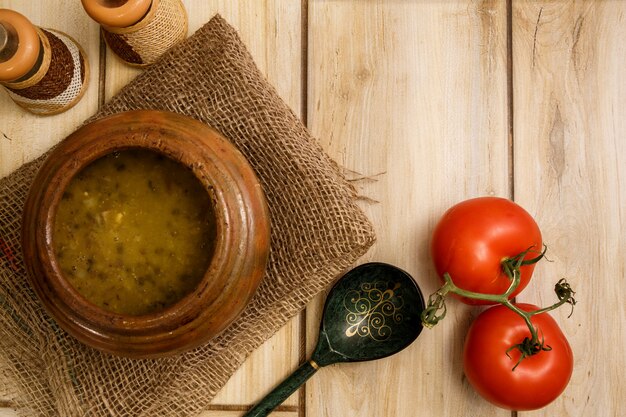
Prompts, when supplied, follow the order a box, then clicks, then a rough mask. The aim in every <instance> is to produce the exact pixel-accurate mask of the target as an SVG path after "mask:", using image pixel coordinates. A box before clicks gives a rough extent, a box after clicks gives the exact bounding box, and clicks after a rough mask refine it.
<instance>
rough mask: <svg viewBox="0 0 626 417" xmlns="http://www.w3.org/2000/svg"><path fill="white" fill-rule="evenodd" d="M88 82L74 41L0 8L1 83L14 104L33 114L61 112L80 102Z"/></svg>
mask: <svg viewBox="0 0 626 417" xmlns="http://www.w3.org/2000/svg"><path fill="white" fill-rule="evenodd" d="M88 79H89V66H88V63H87V59H86V56H85V53H84V52H83V50H82V49H81V47H80V45H78V43H76V41H74V40H73V39H72V38H70V37H69V36H68V35H66V34H65V33H63V32H59V31H56V30H52V29H42V28H39V27H37V26H35V25H33V24H32V23H31V22H30V21H29V20H28V19H27V18H26V17H24V16H23V15H21V14H20V13H17V12H15V11H13V10H9V9H0V84H1V85H2V86H4V88H5V89H6V91H7V93H8V94H9V96H10V97H11V99H12V100H13V101H14V102H15V103H17V104H18V105H20V106H22V107H23V108H25V109H26V110H28V111H30V112H32V113H35V114H40V115H50V114H56V113H60V112H63V111H65V110H67V109H69V108H70V107H72V106H73V105H74V104H76V103H77V102H78V100H80V98H81V97H82V95H83V93H84V92H85V89H86V88H87V80H88Z"/></svg>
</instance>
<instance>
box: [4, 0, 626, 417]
mask: <svg viewBox="0 0 626 417" xmlns="http://www.w3.org/2000/svg"><path fill="white" fill-rule="evenodd" d="M185 4H186V6H187V9H188V11H189V12H190V13H189V17H190V33H192V32H193V31H195V30H196V29H197V28H198V27H200V26H201V25H202V24H203V23H205V22H206V21H208V19H209V18H210V17H211V16H213V14H215V13H217V12H219V13H221V14H222V15H223V16H224V17H225V18H226V19H227V20H228V21H229V22H230V23H231V24H232V25H234V26H235V27H237V28H238V30H239V31H240V34H241V37H242V38H243V40H244V41H245V42H246V44H247V45H248V47H249V49H250V51H251V53H252V55H253V56H254V58H255V59H256V62H257V64H258V65H259V67H260V68H261V70H262V71H263V72H264V73H265V74H267V77H268V78H269V80H270V81H271V82H272V83H273V84H274V85H275V86H276V88H277V89H278V91H279V92H280V94H281V95H282V97H283V98H284V99H285V100H286V101H287V102H288V103H289V104H290V105H291V106H292V108H293V109H294V110H295V112H296V113H298V114H300V116H301V118H302V119H303V120H304V121H305V123H306V124H307V125H308V127H309V128H310V130H311V131H312V132H313V134H314V136H315V137H317V138H319V140H320V142H321V143H322V144H323V146H324V148H325V149H326V150H327V151H328V152H329V153H330V154H331V155H332V156H333V157H334V158H335V159H336V160H337V161H338V162H339V163H340V164H341V165H343V166H344V167H345V168H346V169H347V170H348V172H349V175H352V176H353V177H355V178H356V177H359V176H360V177H361V179H360V180H357V181H355V182H354V183H355V184H356V185H357V186H358V188H359V191H360V194H361V195H362V196H363V197H364V198H363V202H362V206H363V208H364V210H365V211H366V212H367V214H368V215H369V217H370V218H371V219H372V221H373V222H374V224H375V226H376V229H377V232H378V242H377V244H376V245H375V247H374V248H373V249H372V250H371V251H370V252H369V254H368V255H367V256H366V257H365V258H364V259H363V260H362V261H363V262H364V261H369V260H379V261H385V262H390V263H393V264H396V265H398V266H400V267H402V268H404V269H406V270H407V271H409V272H410V273H411V274H412V275H413V276H414V277H415V278H416V280H417V281H418V283H419V285H420V286H421V287H422V289H423V290H424V292H426V293H430V292H432V291H434V290H435V288H436V285H437V280H436V277H435V275H434V272H433V267H432V265H431V261H430V259H429V254H428V241H429V236H430V232H431V230H432V228H433V225H434V224H435V222H436V221H437V220H438V218H439V216H440V215H441V214H442V213H443V211H444V210H445V209H446V208H448V207H449V206H451V205H453V204H454V203H456V202H458V201H461V200H463V199H466V198H470V197H475V196H484V195H497V196H504V197H508V198H512V199H514V200H515V201H516V202H518V203H519V204H520V205H522V206H523V207H525V208H526V209H527V210H528V211H529V212H530V213H531V214H533V216H535V218H536V220H537V222H538V223H539V225H540V227H541V229H542V231H543V234H544V240H545V242H546V243H547V244H548V245H549V252H548V257H549V258H550V259H551V260H552V262H542V263H541V265H540V266H539V267H537V269H536V272H535V278H534V281H533V282H532V283H531V285H530V286H529V288H528V289H527V290H526V291H525V292H524V293H523V294H522V295H521V296H520V297H519V299H520V300H522V301H528V302H533V303H536V304H540V305H548V304H551V303H552V301H553V299H554V295H553V294H552V286H553V284H554V283H555V282H556V281H557V280H558V279H559V278H561V277H567V278H568V279H569V281H570V282H571V284H572V285H573V286H574V288H575V290H576V291H577V299H578V300H579V304H578V306H577V307H576V310H575V312H574V315H573V316H572V317H571V318H569V319H567V315H568V314H569V309H567V308H564V309H561V310H559V311H557V312H555V313H554V314H553V316H554V317H555V318H556V319H557V320H558V322H559V323H560V324H561V326H562V328H563V330H564V332H565V333H566V335H567V337H568V338H569V340H570V342H571V344H572V347H573V350H574V353H575V370H574V375H573V377H572V380H571V382H570V385H569V387H568V388H567V390H566V391H565V393H564V394H563V395H562V396H561V397H560V398H559V399H558V400H556V401H555V402H554V403H553V404H551V405H549V406H548V407H546V408H545V409H543V410H539V411H535V412H520V413H515V412H513V413H511V412H510V411H505V410H501V409H498V408H496V407H494V406H491V405H490V404H488V403H487V402H485V401H484V400H482V399H481V398H480V397H479V396H477V394H475V392H474V391H473V389H472V388H471V386H469V384H468V383H467V381H466V379H465V378H464V376H463V371H462V362H461V351H462V343H463V338H464V335H465V332H466V329H467V327H468V326H469V324H470V322H471V320H472V318H473V317H475V316H476V314H477V310H475V309H470V308H468V307H466V306H463V305H461V304H459V303H456V302H454V303H451V304H450V309H449V310H450V311H449V315H448V318H447V319H446V320H445V321H444V322H443V323H442V324H440V325H439V326H437V327H436V328H434V329H432V330H426V331H424V332H423V333H422V335H421V336H420V338H419V339H418V340H417V341H416V342H415V343H414V344H413V345H411V346H410V347H409V348H408V349H406V350H405V351H403V352H402V353H400V354H398V355H397V356H394V357H392V358H388V359H384V360H380V361H377V362H372V363H362V364H344V365H335V366H330V367H328V368H324V369H323V370H322V371H321V372H319V373H318V374H317V375H316V376H315V377H314V378H313V379H312V380H310V382H309V383H307V384H306V387H304V388H303V389H301V390H300V391H299V392H298V393H297V394H294V395H293V396H292V397H291V398H290V399H289V400H288V401H287V402H286V403H285V404H284V405H282V406H281V407H280V408H279V410H278V411H277V412H275V413H274V414H273V415H275V416H280V417H297V416H298V417H302V416H311V417H321V416H329V417H330V416H332V417H338V416H341V417H351V416H364V417H365V416H376V417H380V416H385V417H412V416H417V415H421V416H483V417H487V416H509V415H513V416H515V415H517V416H524V417H527V416H528V417H530V416H533V417H538V416H594V417H600V416H607V417H609V416H618V415H624V414H623V413H624V411H623V406H621V405H618V401H619V402H621V401H620V400H623V399H625V398H626V392H625V388H624V387H625V386H626V380H625V377H624V371H626V359H625V355H624V345H625V344H626V308H625V307H624V306H625V305H626V304H625V303H623V302H621V300H620V298H621V296H622V295H623V294H624V290H623V289H622V288H621V284H622V283H623V282H624V279H625V278H626V276H625V275H626V274H625V270H626V263H625V262H624V253H625V252H626V243H625V242H626V165H625V164H624V162H623V157H624V156H626V65H624V63H625V62H626V47H625V46H624V45H626V16H625V15H626V2H621V1H600V0H599V1H591V0H589V1H578V2H575V3H572V2H570V1H566V0H563V1H548V0H542V1H539V0H537V1H525V0H513V1H511V0H508V1H498V0H492V1H471V0H441V1H434V0H424V1H409V0H378V1H365V0H353V1H350V0H341V1H338V0H334V1H333V0H326V1H324V0H310V1H307V0H302V1H294V0H268V1H243V0H242V1H233V0H221V1H218V0H185ZM0 7H7V8H12V9H14V10H17V11H20V12H22V13H24V14H25V15H26V16H28V17H29V18H30V19H31V20H32V21H33V22H34V23H36V24H38V25H40V26H44V27H51V28H56V29H59V30H62V31H65V32H67V33H69V34H70V35H71V36H73V37H75V38H76V39H78V40H79V41H80V43H81V44H82V45H83V46H84V48H85V49H86V50H87V53H88V56H89V62H90V64H91V69H92V75H91V79H90V84H89V90H88V92H87V94H86V95H85V96H84V98H83V99H82V101H81V102H80V103H79V104H78V105H77V106H76V107H75V108H73V109H72V110H70V111H68V112H66V113H63V114H61V115H58V116H52V117H45V118H43V117H37V116H33V115H31V114H28V113H26V112H24V111H23V110H21V109H20V108H18V107H17V106H15V105H14V104H13V103H12V102H11V101H10V99H9V98H8V96H7V95H6V94H5V93H1V94H0V121H1V122H0V130H1V133H0V175H1V176H4V175H6V174H8V173H10V172H11V171H13V170H14V169H16V168H17V167H18V166H19V165H20V164H22V163H24V162H26V161H29V160H32V159H33V158H35V157H36V156H38V155H40V154H41V153H43V152H44V151H45V150H47V149H48V148H49V147H50V146H51V145H53V144H54V143H57V142H58V141H60V140H61V139H62V138H63V137H64V136H66V135H67V134H69V133H70V132H71V131H73V130H74V129H75V128H76V126H77V125H78V124H79V123H81V122H82V121H83V120H84V119H85V118H87V117H88V116H89V115H91V114H92V113H94V112H95V111H96V109H97V108H98V106H100V105H102V104H103V103H104V102H106V101H107V100H108V99H109V98H110V97H111V96H112V95H113V94H115V93H116V92H117V91H118V90H119V89H120V88H121V87H122V86H123V85H125V84H126V83H127V82H128V81H129V80H131V79H132V78H133V77H134V76H136V75H137V74H138V72H139V70H136V69H131V68H129V67H127V66H125V65H123V64H121V63H120V62H119V61H118V60H117V59H116V58H115V57H114V56H112V55H111V54H110V52H109V51H107V49H106V47H105V46H104V45H103V43H102V42H101V41H100V37H99V32H98V27H97V25H96V24H95V23H94V22H92V21H91V20H90V19H88V18H87V16H86V14H85V13H84V11H83V10H82V8H81V7H80V6H79V5H78V1H77V0H72V1H70V0H64V1H60V0H57V1H45V2H43V1H23V0H0ZM322 300H323V297H319V298H318V299H317V300H315V301H313V302H312V303H311V304H310V305H309V306H308V308H307V309H306V311H305V312H304V313H302V314H301V315H300V316H299V317H296V318H294V319H293V320H292V321H291V323H290V324H289V325H287V326H286V327H285V328H283V329H282V330H281V331H280V332H279V333H278V334H276V335H275V336H274V337H273V338H272V339H271V340H269V341H268V342H267V343H265V344H264V345H263V346H262V347H261V348H259V349H258V350H257V351H256V352H255V353H254V354H253V355H252V356H251V357H250V358H249V359H248V361H247V362H246V363H245V365H244V366H243V367H242V368H241V369H240V370H239V371H238V372H237V373H236V374H235V376H233V378H232V380H231V381H230V382H229V383H228V384H227V385H226V387H224V389H223V390H222V391H221V393H220V394H219V395H218V396H217V398H215V400H214V402H213V404H212V405H211V407H210V409H209V410H208V411H206V413H204V414H203V416H220V417H234V416H239V415H241V414H243V411H244V410H246V409H247V408H248V407H249V406H250V405H251V404H253V403H254V402H255V401H256V400H258V399H259V398H261V396H262V395H264V394H265V393H266V392H267V391H269V390H270V388H271V387H272V386H273V385H275V384H276V383H278V382H279V381H280V380H281V379H282V378H283V377H285V376H286V375H288V374H289V373H290V372H291V371H292V370H293V369H295V367H296V366H297V364H298V363H299V362H301V361H303V360H304V358H305V357H306V356H307V355H308V354H310V352H311V350H312V348H313V346H314V344H315V341H316V334H317V327H318V322H319V318H320V306H321V303H322ZM2 404H3V405H4V406H5V408H4V409H1V411H0V416H14V415H15V412H14V411H12V410H11V409H10V406H11V404H10V401H8V400H7V401H4V402H3V403H2ZM620 410H622V411H620Z"/></svg>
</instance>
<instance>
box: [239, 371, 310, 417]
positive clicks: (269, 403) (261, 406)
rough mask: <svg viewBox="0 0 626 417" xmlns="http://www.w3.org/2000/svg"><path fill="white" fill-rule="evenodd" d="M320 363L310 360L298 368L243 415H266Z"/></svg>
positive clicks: (253, 416)
mask: <svg viewBox="0 0 626 417" xmlns="http://www.w3.org/2000/svg"><path fill="white" fill-rule="evenodd" d="M318 369H319V365H317V364H316V363H315V362H313V361H308V362H306V363H304V364H303V365H302V366H300V367H299V368H298V369H296V370H295V371H294V372H293V373H292V374H291V375H289V377H287V379H285V380H284V381H283V382H281V383H280V385H278V386H277V387H276V388H274V389H273V390H272V392H270V393H269V394H267V395H266V396H265V398H263V399H262V400H261V401H260V402H259V403H258V404H257V405H255V406H254V407H253V408H252V409H251V410H250V411H248V412H247V413H246V414H244V415H243V417H264V416H267V415H268V414H269V413H270V412H271V411H272V410H273V409H274V408H276V407H277V406H278V405H279V404H281V403H282V402H283V401H285V400H286V399H287V398H288V397H289V396H290V395H291V394H293V393H294V392H296V390H297V389H298V388H299V387H300V386H301V385H302V384H304V383H305V382H306V380H307V379H309V378H310V377H311V376H312V375H313V374H314V373H315V372H317V370H318Z"/></svg>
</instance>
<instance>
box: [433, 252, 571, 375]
mask: <svg viewBox="0 0 626 417" xmlns="http://www.w3.org/2000/svg"><path fill="white" fill-rule="evenodd" d="M531 249H532V248H529V249H527V250H526V251H525V252H522V253H521V254H519V255H517V256H515V257H513V258H510V259H512V260H513V262H512V263H511V268H510V269H505V273H507V275H508V272H510V273H511V274H510V275H509V276H510V277H511V284H510V285H509V288H507V290H506V291H505V292H504V293H502V294H484V293H477V292H473V291H467V290H464V289H462V288H459V287H457V286H456V285H455V284H454V281H453V280H452V277H451V276H450V274H448V273H444V274H443V279H444V284H443V286H441V288H439V289H438V290H437V291H436V292H434V293H433V294H431V295H430V297H429V298H428V305H427V306H426V308H425V309H424V311H422V315H421V319H422V324H423V325H424V326H425V327H428V328H432V327H433V326H435V325H436V324H437V323H439V322H440V321H441V320H443V319H444V318H445V316H446V313H447V307H446V302H445V300H446V296H447V295H448V293H452V294H456V295H459V296H461V297H466V298H471V299H476V300H484V301H490V302H494V303H499V304H502V305H503V306H505V307H507V308H509V309H510V310H512V311H514V312H515V313H517V314H519V315H520V316H521V317H522V318H523V319H524V322H525V323H526V325H527V326H528V330H529V331H530V337H526V338H524V340H523V341H522V342H521V343H518V344H516V345H513V346H511V347H510V348H509V349H508V350H507V351H506V354H507V356H509V352H510V351H511V350H513V349H518V350H519V351H520V353H521V356H520V359H519V361H518V362H517V364H516V365H515V366H514V367H513V370H515V368H517V366H518V365H519V364H520V363H521V361H522V360H524V359H525V358H528V357H530V356H532V355H535V354H537V353H539V352H541V351H549V350H551V348H550V346H547V345H545V344H544V341H543V338H542V339H541V340H540V339H539V332H538V331H537V329H536V328H535V326H533V324H532V323H531V320H530V318H531V317H532V316H534V315H536V314H541V313H546V312H548V311H551V310H554V309H556V308H558V307H560V306H562V305H563V304H570V306H571V308H572V312H573V309H574V305H575V304H576V300H575V299H574V294H575V292H574V290H572V287H571V286H570V284H569V283H568V282H567V280H566V279H565V278H561V279H560V280H559V281H558V282H557V283H556V284H555V286H554V292H555V294H556V296H557V299H558V301H557V302H556V303H554V304H552V305H550V306H548V307H544V308H541V309H538V310H534V311H524V310H522V309H521V308H520V307H519V306H517V305H516V304H515V303H514V302H512V301H511V300H510V299H509V297H510V296H511V294H512V293H513V292H514V291H515V290H516V289H517V287H518V286H519V284H520V279H521V273H520V269H519V268H520V267H521V266H522V265H528V263H536V262H538V261H539V260H540V259H542V258H543V257H544V255H545V252H546V249H545V246H544V250H543V251H542V252H541V254H540V255H539V256H537V257H536V258H533V259H529V260H524V257H525V255H526V254H527V253H528V252H529V251H530V250H531ZM525 262H528V263H526V264H525ZM506 263H507V264H508V263H509V262H508V260H506ZM503 264H504V262H503ZM503 268H504V267H503ZM507 271H508V272H507ZM571 315H572V313H570V316H571ZM509 357H510V356H509Z"/></svg>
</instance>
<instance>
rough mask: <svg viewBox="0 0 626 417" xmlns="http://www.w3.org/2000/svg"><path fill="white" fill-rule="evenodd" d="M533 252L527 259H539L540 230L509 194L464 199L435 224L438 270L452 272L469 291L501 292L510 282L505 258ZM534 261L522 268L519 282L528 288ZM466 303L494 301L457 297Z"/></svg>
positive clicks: (463, 287) (435, 253)
mask: <svg viewBox="0 0 626 417" xmlns="http://www.w3.org/2000/svg"><path fill="white" fill-rule="evenodd" d="M531 247H532V250H531V251H530V252H529V253H527V254H526V256H525V257H524V259H526V260H527V259H532V258H536V257H537V256H538V255H539V252H541V250H542V242H541V231H540V230H539V227H538V226H537V223H536V222H535V220H534V219H533V218H532V217H531V216H530V214H528V212H526V210H524V209H523V208H522V207H520V206H518V205H517V204H515V203H514V202H512V201H510V200H507V199H505V198H498V197H480V198H474V199H471V200H466V201H463V202H461V203H459V204H457V205H455V206H453V207H452V208H450V209H449V210H448V211H446V212H445V213H444V215H443V217H442V218H441V220H440V221H439V223H438V224H437V226H436V227H435V230H434V232H433V238H432V241H431V252H432V257H433V260H434V263H435V269H436V270H437V274H438V275H439V277H440V278H441V277H442V276H443V274H444V273H445V272H447V273H448V274H450V276H451V278H452V281H453V282H454V284H456V286H458V287H459V288H462V289H464V290H467V291H473V292H479V293H485V294H503V293H504V292H505V291H506V290H507V289H508V288H509V285H510V283H511V280H510V279H509V277H508V276H507V275H506V274H505V273H504V271H503V269H502V266H501V262H502V260H504V259H510V258H513V257H515V256H516V255H519V254H521V253H522V252H524V251H526V250H527V249H529V248H531ZM534 268H535V266H534V264H532V265H524V266H522V267H521V268H520V272H521V280H520V285H519V286H518V287H517V289H516V290H515V291H514V292H513V293H512V294H511V297H510V298H512V297H515V295H517V294H518V293H519V292H520V291H522V290H523V289H524V287H526V285H527V284H528V281H530V277H531V275H532V273H533V269H534ZM459 298H460V299H461V301H463V302H464V303H466V304H494V303H490V302H486V301H482V300H472V299H468V298H463V297H459Z"/></svg>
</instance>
